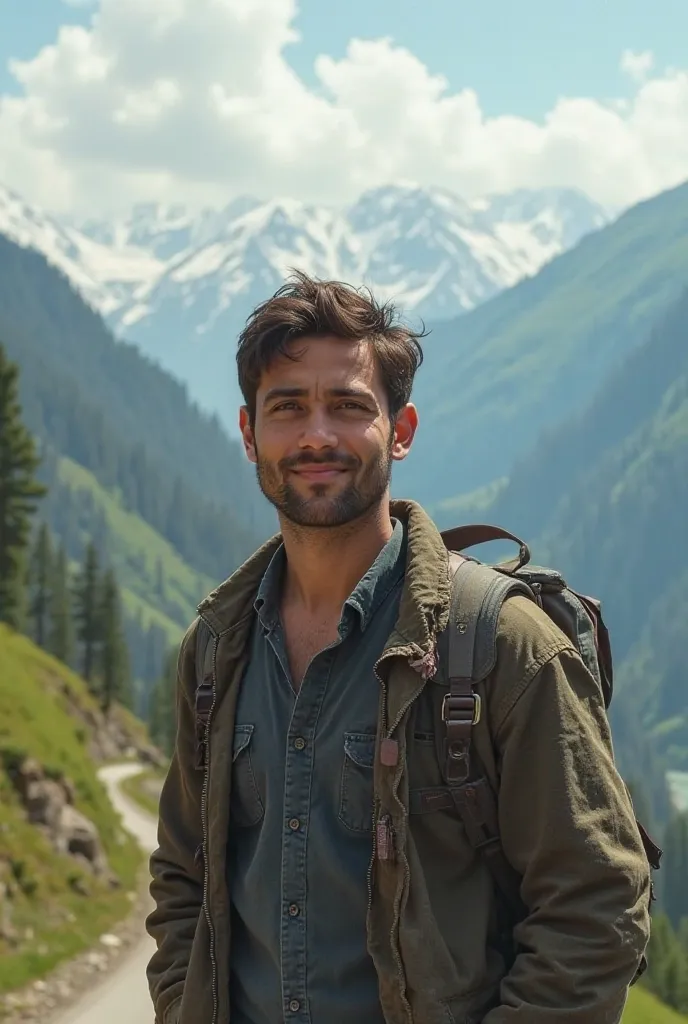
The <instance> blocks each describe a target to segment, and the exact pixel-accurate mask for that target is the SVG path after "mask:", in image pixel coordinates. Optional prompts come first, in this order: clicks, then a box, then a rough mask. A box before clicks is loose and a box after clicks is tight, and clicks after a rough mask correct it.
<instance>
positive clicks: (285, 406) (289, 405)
mask: <svg viewBox="0 0 688 1024" xmlns="http://www.w3.org/2000/svg"><path fill="white" fill-rule="evenodd" d="M297 408H298V405H297V403H296V402H280V404H279V405H275V406H273V408H272V411H273V412H284V411H288V410H289V409H297Z"/></svg>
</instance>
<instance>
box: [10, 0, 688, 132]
mask: <svg viewBox="0 0 688 1024" xmlns="http://www.w3.org/2000/svg"><path fill="white" fill-rule="evenodd" d="M299 11H300V13H299V15H298V19H297V22H296V24H297V28H298V29H299V31H300V33H301V36H302V39H301V42H300V43H297V44H295V45H294V46H292V47H290V49H289V51H288V54H289V59H290V62H291V63H292V64H293V66H294V67H295V69H296V70H297V71H298V72H299V73H300V74H301V75H302V76H303V77H304V78H305V79H306V80H307V81H308V82H309V83H311V82H312V81H313V80H314V75H313V71H312V68H313V62H314V60H315V58H316V57H317V55H318V54H320V53H328V54H330V55H332V56H334V57H340V56H342V55H343V54H344V52H345V49H346V45H347V42H348V40H349V39H350V38H351V37H352V36H362V37H367V38H379V37H381V36H391V37H392V38H393V40H394V41H395V42H396V43H398V44H400V45H402V46H406V47H408V48H409V49H411V50H412V51H413V52H414V53H415V54H416V55H417V56H418V57H419V58H420V59H421V60H422V61H423V62H424V63H425V64H426V65H427V66H428V68H429V69H430V70H431V71H433V72H435V73H441V74H443V75H444V76H445V77H446V78H447V79H448V81H449V83H450V85H451V86H452V88H453V89H461V88H463V87H465V86H469V87H471V88H473V89H475V90H476V91H477V93H478V95H479V96H480V100H481V104H482V107H483V109H484V111H485V113H486V114H488V115H496V114H500V113H512V114H520V115H522V116H526V117H531V118H535V119H539V118H541V117H542V116H543V114H544V113H545V112H546V111H547V110H549V109H550V108H551V106H552V105H553V103H554V102H555V101H556V100H557V98H558V97H560V96H562V95H563V96H594V97H598V98H601V99H607V98H609V97H612V96H614V97H615V96H625V95H627V94H629V92H630V83H629V82H628V79H627V78H626V77H625V76H624V75H623V74H622V73H621V71H620V70H619V58H620V55H621V53H622V51H623V50H625V49H630V50H634V51H644V50H652V51H653V52H654V54H655V59H656V65H657V66H658V67H660V68H662V67H665V66H675V67H681V66H684V65H685V62H686V56H687V51H688V45H687V44H686V40H688V0H574V2H573V3H571V4H566V3H564V2H553V0H480V3H476V2H473V3H470V4H469V3H466V2H464V0H346V2H343V3H337V2H331V0H300V3H299ZM90 14H91V9H90V8H89V6H88V5H87V4H86V3H85V4H83V5H79V6H72V5H69V4H67V3H66V2H64V0H0V92H5V93H6V92H16V91H17V89H16V83H15V82H14V81H13V79H12V77H11V75H10V73H9V71H8V68H7V64H8V61H9V59H10V58H12V57H19V58H29V57H32V56H34V55H35V54H36V52H37V51H38V50H39V49H40V47H41V46H43V45H44V44H46V43H49V42H51V41H52V40H53V39H54V38H55V34H56V32H57V30H58V28H59V26H60V25H61V24H65V23H72V24H74V23H82V24H87V23H88V21H89V19H90Z"/></svg>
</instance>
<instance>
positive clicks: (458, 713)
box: [442, 552, 480, 785]
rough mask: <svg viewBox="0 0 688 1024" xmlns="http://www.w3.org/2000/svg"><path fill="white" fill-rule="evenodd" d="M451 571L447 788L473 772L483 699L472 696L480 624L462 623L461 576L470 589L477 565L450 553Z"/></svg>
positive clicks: (446, 701)
mask: <svg viewBox="0 0 688 1024" xmlns="http://www.w3.org/2000/svg"><path fill="white" fill-rule="evenodd" d="M449 564H450V567H451V570H452V597H451V603H450V606H449V627H448V637H449V648H448V654H447V674H448V677H449V679H448V682H449V692H448V693H447V694H446V696H445V698H444V700H443V702H442V720H443V722H444V726H445V736H444V739H445V744H444V746H445V749H444V757H445V775H446V778H447V782H448V784H450V785H451V784H454V785H456V784H457V783H460V782H464V781H465V780H466V779H467V778H468V773H469V771H470V748H471V731H472V729H473V726H474V725H475V724H476V722H478V720H479V718H480V698H479V697H478V695H477V694H475V693H474V692H473V652H474V650H475V635H474V634H475V629H476V625H477V620H476V619H475V618H473V619H472V620H471V621H470V622H467V621H461V618H460V613H461V609H460V601H459V594H460V589H461V588H460V587H459V586H457V577H458V576H459V574H463V576H465V577H468V578H467V579H465V580H463V581H462V587H463V588H466V587H470V583H471V580H470V575H471V573H472V571H473V569H474V567H475V563H473V562H470V561H467V560H466V559H465V558H462V557H461V555H457V554H455V553H454V552H451V553H450V556H449Z"/></svg>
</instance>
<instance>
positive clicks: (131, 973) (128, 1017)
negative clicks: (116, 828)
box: [50, 764, 157, 1024]
mask: <svg viewBox="0 0 688 1024" xmlns="http://www.w3.org/2000/svg"><path fill="white" fill-rule="evenodd" d="M140 770H141V769H140V767H139V766H138V765H131V764H122V765H112V766H109V767H107V768H102V769H101V770H100V771H99V772H98V774H99V776H100V778H101V780H102V781H103V783H104V784H105V785H106V786H107V789H108V793H109V795H110V799H111V801H112V803H113V805H114V807H115V809H116V810H117V811H119V813H120V814H121V815H122V821H123V824H124V827H125V828H126V829H127V830H128V831H129V832H131V833H132V834H133V835H134V836H135V837H136V839H137V840H138V841H139V843H140V844H141V846H142V848H143V849H144V851H145V852H146V854H149V853H152V851H153V850H154V849H155V847H156V845H157V842H156V823H155V821H154V820H153V818H151V816H150V815H148V814H146V813H145V812H144V811H142V810H140V809H139V808H138V807H137V806H136V805H135V804H134V803H132V801H131V800H129V799H127V797H126V796H124V795H123V793H122V792H121V791H120V788H119V784H120V783H121V782H122V781H123V780H124V779H126V778H129V777H130V776H132V775H136V774H138V772H139V771H140ZM154 948H155V946H154V943H153V941H152V939H150V938H149V937H148V936H147V935H146V934H145V931H144V930H143V927H142V936H141V941H140V942H139V943H137V944H136V945H135V946H133V947H132V948H131V950H130V951H129V952H128V953H127V955H126V956H125V957H124V958H123V959H122V960H120V961H119V962H118V963H117V965H116V967H115V968H114V970H113V972H112V974H110V975H109V976H108V977H106V978H105V979H104V980H103V981H102V982H101V983H100V984H98V985H97V986H96V987H95V988H93V989H91V990H90V991H89V992H87V993H86V994H85V995H83V996H80V997H79V999H78V1001H76V1002H75V1003H74V1005H73V1006H71V1007H70V1008H69V1009H64V1008H63V1009H62V1010H61V1012H60V1013H59V1014H58V1016H57V1017H55V1018H54V1019H53V1020H51V1021H50V1024H123V1022H124V1024H153V1020H154V1014H153V1005H152V1003H151V999H150V995H149V993H148V985H147V982H146V965H147V963H148V961H149V959H150V957H151V954H152V952H153V950H154Z"/></svg>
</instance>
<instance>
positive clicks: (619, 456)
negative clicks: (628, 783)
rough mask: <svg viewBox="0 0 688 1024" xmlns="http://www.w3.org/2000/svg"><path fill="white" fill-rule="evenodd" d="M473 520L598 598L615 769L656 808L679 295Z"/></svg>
mask: <svg viewBox="0 0 688 1024" xmlns="http://www.w3.org/2000/svg"><path fill="white" fill-rule="evenodd" d="M686 277H687V279H688V273H687V274H686ZM464 511H465V510H464ZM472 511H473V512H474V513H475V514H477V510H476V509H473V510H472ZM474 517H475V516H474V515H473V516H466V518H474ZM479 518H480V519H482V520H484V519H487V520H489V521H492V522H498V523H500V524H501V525H503V526H505V527H506V528H508V529H509V530H511V531H512V532H515V533H517V534H518V535H519V536H522V537H524V539H526V540H528V541H530V542H531V543H532V547H533V554H534V559H535V561H537V562H540V563H544V564H549V565H555V566H557V567H558V568H560V569H561V570H562V571H563V573H564V575H565V576H566V578H567V579H568V581H569V582H570V584H571V585H572V586H574V587H576V588H577V589H579V590H581V591H583V592H584V593H590V594H594V595H596V596H598V597H600V598H601V599H602V601H603V607H604V612H605V618H606V620H607V622H608V625H609V627H610V629H611V635H612V641H613V651H614V657H615V662H616V666H617V671H616V693H615V697H614V702H613V705H612V720H613V723H614V732H615V741H616V745H617V750H618V754H619V761H620V764H621V766H622V768H623V770H624V772H625V774H626V775H627V777H628V776H633V777H634V778H637V779H638V781H640V779H641V776H642V779H643V783H644V784H645V785H646V786H647V787H648V788H652V790H653V793H652V800H653V803H654V805H655V810H656V811H660V808H662V809H663V811H664V813H666V802H665V797H664V794H663V792H662V791H663V787H664V783H663V771H664V769H665V768H666V767H667V765H669V766H671V767H673V768H686V769H688V700H687V691H686V673H685V668H684V661H685V658H684V654H685V646H686V640H687V639H688V535H687V533H686V524H687V523H688V290H687V291H685V292H684V293H683V295H682V296H681V297H680V299H679V300H678V301H677V302H676V303H675V304H674V306H673V307H672V308H671V310H670V311H669V312H668V313H667V314H666V315H664V316H663V317H662V318H661V319H660V321H659V322H658V323H657V324H656V326H655V327H654V328H653V329H652V330H651V331H650V332H649V336H648V337H647V338H646V341H645V343H644V344H643V345H641V346H640V347H638V348H637V349H635V350H634V351H633V352H631V354H630V355H628V356H627V357H626V359H625V360H624V361H623V363H622V365H621V366H620V367H619V368H618V369H617V370H615V371H614V372H613V373H611V374H610V375H609V377H608V378H607V380H606V381H605V382H604V384H603V386H602V387H601V389H600V390H599V391H598V393H597V394H596V396H595V397H594V399H593V401H592V402H591V403H589V404H588V405H587V406H584V407H583V408H582V409H581V410H580V411H579V412H578V413H577V415H576V416H574V417H572V418H569V419H568V420H567V421H565V422H564V423H562V424H559V426H558V427H557V428H556V429H552V430H551V431H549V432H548V433H547V434H546V435H544V436H543V437H542V439H541V440H540V442H539V443H538V444H536V445H535V446H534V447H533V449H532V451H531V452H530V453H529V455H528V457H527V458H524V459H522V460H521V461H520V462H518V463H517V464H516V466H515V467H514V470H513V472H512V475H511V477H510V478H509V480H508V481H507V482H506V484H505V485H504V486H503V487H502V488H501V489H500V490H499V491H498V492H497V494H496V497H494V498H493V500H492V503H489V502H488V503H487V505H486V507H483V508H482V509H480V512H479ZM486 550H487V549H486Z"/></svg>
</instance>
